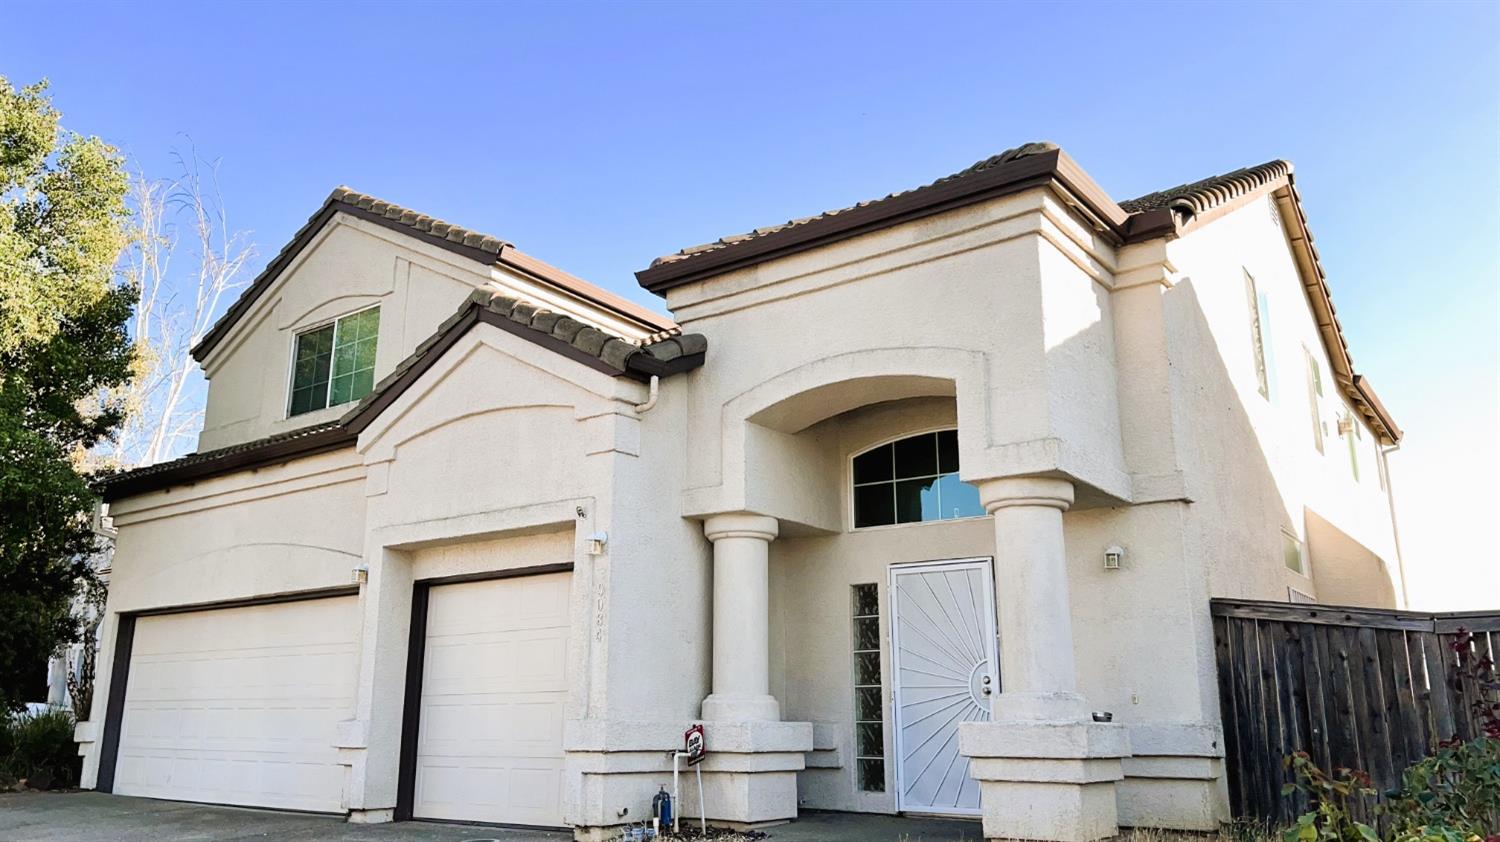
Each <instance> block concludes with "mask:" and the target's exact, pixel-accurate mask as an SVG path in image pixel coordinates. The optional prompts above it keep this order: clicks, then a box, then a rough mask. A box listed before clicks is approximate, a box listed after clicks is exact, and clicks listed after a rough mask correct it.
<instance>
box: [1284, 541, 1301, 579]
mask: <svg viewBox="0 0 1500 842" xmlns="http://www.w3.org/2000/svg"><path fill="white" fill-rule="evenodd" d="M1281 556H1282V561H1284V562H1285V563H1286V566H1287V569H1288V570H1295V571H1296V572H1298V573H1302V572H1304V571H1303V569H1302V542H1301V541H1298V540H1297V539H1296V538H1293V537H1292V536H1290V535H1288V534H1286V533H1285V532H1283V533H1281Z"/></svg>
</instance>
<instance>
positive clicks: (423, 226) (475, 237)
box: [294, 185, 511, 254]
mask: <svg viewBox="0 0 1500 842" xmlns="http://www.w3.org/2000/svg"><path fill="white" fill-rule="evenodd" d="M328 201H330V202H343V203H345V204H349V205H353V206H355V207H357V208H361V209H363V210H367V211H370V212H372V213H376V214H379V215H381V216H383V217H385V218H386V219H389V220H392V221H394V222H399V223H401V224H402V225H405V226H406V227H408V228H413V229H416V230H417V231H421V232H423V233H424V234H432V235H434V236H438V237H442V238H443V239H445V240H447V241H448V242H450V243H457V244H459V245H463V246H468V247H469V248H477V249H479V250H480V251H487V252H489V253H490V254H499V253H500V249H502V248H504V247H506V246H508V245H511V244H510V243H508V242H506V241H505V240H502V239H500V238H498V237H491V236H490V235H489V234H482V233H480V232H478V231H470V230H469V229H467V228H464V227H463V226H461V225H454V224H452V223H451V222H444V221H443V220H441V219H436V218H434V217H431V216H428V215H427V214H425V213H417V212H416V211H414V210H408V209H407V208H403V207H401V206H400V205H393V204H391V203H390V202H387V201H383V200H381V199H377V198H375V197H374V196H371V195H368V194H365V193H360V192H359V191H357V190H354V189H353V188H351V187H345V186H343V185H340V186H338V187H335V188H334V190H333V193H332V194H331V195H329V197H328ZM294 239H295V238H294Z"/></svg>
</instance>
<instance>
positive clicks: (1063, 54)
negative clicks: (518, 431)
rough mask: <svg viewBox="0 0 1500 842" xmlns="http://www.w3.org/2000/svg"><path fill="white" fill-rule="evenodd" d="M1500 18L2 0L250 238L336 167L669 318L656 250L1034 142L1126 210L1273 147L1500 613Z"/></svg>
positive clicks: (1369, 354) (1076, 7) (88, 121)
mask: <svg viewBox="0 0 1500 842" xmlns="http://www.w3.org/2000/svg"><path fill="white" fill-rule="evenodd" d="M1497 9H1500V4H1495V3H1441V2H1426V3H1421V4H1394V3H1359V4H1345V3H1337V4H1330V3H1277V4H1256V5H1241V6H1232V5H1230V4H1223V3H1157V4H1150V3H1105V4H1083V3H1077V4H1068V3H1051V4H1005V5H1000V4H991V5H981V4H968V3H966V4H940V3H922V4H919V5H903V4H895V3H886V4H878V5H855V4H852V3H850V4H831V3H829V4H801V5H783V4H761V5H753V6H752V5H745V6H734V5H730V4H712V5H710V4H697V5H686V4H670V3H653V4H648V5H637V6H627V5H623V4H610V5H602V4H601V5H566V4H546V5H522V4H507V5H499V4H478V3H469V4H441V3H420V4H419V3H400V4H397V3H366V4H360V5H355V4H333V3H318V4H311V3H309V4H282V3H270V2H263V3H243V4H229V3H214V4H191V5H176V6H174V5H168V4H150V5H148V4H130V5H124V4H111V5H69V4H53V3H48V4H41V3H21V2H11V3H8V4H6V5H5V11H4V25H3V30H0V74H5V75H7V76H9V77H10V78H11V80H12V81H13V82H15V83H25V82H30V81H33V80H35V79H37V78H39V77H42V76H46V77H49V78H50V79H51V80H52V82H53V85H54V101H55V103H56V104H57V106H58V107H59V108H60V109H61V110H62V111H63V113H64V119H65V124H66V125H67V126H68V127H70V128H72V129H74V130H77V131H80V132H84V133H90V134H98V135H100V136H103V137H105V138H107V139H109V140H110V141H112V142H114V143H115V144H117V145H118V146H120V147H121V148H122V149H123V150H125V151H126V152H127V153H128V154H130V155H131V156H132V157H133V158H134V159H135V161H136V162H137V163H138V164H139V165H140V166H141V167H143V168H144V169H145V170H146V171H147V172H148V173H152V174H156V175H170V174H172V171H173V164H172V161H171V158H170V151H171V149H172V147H173V146H174V145H176V146H179V147H180V146H182V145H183V144H184V143H185V140H184V138H183V136H182V135H183V134H187V135H191V137H192V139H193V141H194V142H195V143H196V144H197V147H198V149H199V150H200V152H202V153H203V154H205V155H208V156H210V157H218V158H222V159H223V164H222V170H221V174H222V184H223V191H224V195H225V199H226V202H227V204H228V205H229V207H230V209H231V212H232V214H233V220H232V221H233V223H234V224H235V225H236V226H237V227H241V228H246V229H249V230H251V231H252V232H253V236H254V238H255V240H256V242H257V243H259V245H260V259H261V261H264V260H265V259H267V258H269V257H270V256H271V255H273V254H274V253H275V252H276V250H277V249H278V248H280V246H281V245H282V243H284V242H285V241H286V239H287V238H288V237H289V236H290V235H291V233H292V232H293V231H295V230H296V229H297V228H298V227H299V226H300V225H301V223H302V222H303V221H304V220H305V219H306V217H307V216H308V215H309V214H310V213H311V212H312V211H313V210H314V209H316V208H317V206H318V205H319V203H320V202H321V201H322V199H323V198H324V197H325V196H326V195H327V193H328V191H329V190H330V189H332V188H333V187H334V186H335V185H337V184H340V183H346V184H349V185H351V186H353V187H355V188H357V189H359V190H362V191H365V192H368V193H373V194H375V195H378V196H381V197H383V198H388V199H390V200H392V201H396V202H399V203H402V204H405V205H407V206H410V207H413V208H417V209H419V210H422V211H424V212H427V213H431V214H433V215H435V216H439V217H442V218H445V219H448V220H451V221H453V222H457V223H461V224H464V225H467V226H469V227H472V228H477V229H479V230H483V231H486V232H489V233H493V234H495V235H497V236H500V237H503V238H505V239H508V240H510V241H512V242H514V243H516V244H517V245H518V246H519V247H520V248H522V249H524V250H526V251H528V252H530V253H532V254H534V255H537V256H538V257H541V258H543V259H545V260H548V261H550V262H553V263H555V264H557V265H560V266H562V267H564V268H566V269H568V270H570V271H573V272H575V273H577V274H579V275H582V276H583V277H585V278H588V279H590V280H592V281H594V282H595V283H598V284H601V285H603V286H605V287H608V288H610V289H612V290H615V291H616V292H620V293H623V294H626V295H628V296H630V297H632V298H634V299H636V300H638V301H641V302H643V303H646V304H648V305H651V306H655V307H657V308H660V303H659V301H657V300H655V299H654V297H652V296H649V295H646V294H645V293H643V292H641V291H640V290H639V289H638V288H637V287H636V286H635V283H634V279H633V278H632V276H631V272H632V271H633V270H635V269H639V268H642V267H643V266H645V265H646V264H647V263H648V262H649V261H650V259H651V258H652V257H653V256H655V255H657V254H659V253H662V252H666V251H671V250H674V249H676V248H678V247H681V246H684V245H690V244H694V243H699V242H704V241H707V240H711V239H713V238H715V237H718V236H719V235H722V234H725V233H730V232H736V231H742V230H746V229H748V228H752V227H756V226H759V225H764V224H768V223H775V222H779V221H783V220H785V219H787V218H790V217H793V216H802V215H805V214H809V213H814V212H817V211H820V210H823V209H827V208H831V207H838V206H843V205H847V204H850V203H852V202H854V201H857V200H860V199H865V198H872V197H875V196H879V195H883V194H885V193H887V192H890V191H894V190H898V189H903V188H907V187H911V186H915V185H917V184H920V183H923V182H926V181H930V180H932V179H933V178H935V177H938V176H941V175H944V174H947V173H950V172H953V171H955V170H957V169H960V168H962V167H964V166H966V165H968V164H969V163H972V162H973V161H974V160H977V159H979V158H982V157H985V156H987V155H989V154H992V153H994V152H998V151H1000V150H1002V149H1005V148H1007V147H1010V146H1014V145H1016V144H1017V143H1020V142H1022V141H1026V140H1032V139H1048V140H1052V141H1056V142H1057V143H1059V144H1061V145H1062V146H1063V147H1065V148H1066V149H1067V150H1068V151H1069V152H1070V153H1071V154H1072V155H1073V157H1074V158H1075V159H1077V160H1078V161H1079V162H1080V163H1081V164H1082V165H1083V166H1084V167H1085V168H1086V169H1087V170H1088V171H1089V172H1090V173H1092V174H1093V175H1094V177H1095V178H1096V179H1098V180H1099V182H1100V183H1101V184H1102V185H1103V186H1104V187H1105V189H1106V190H1108V191H1109V192H1110V193H1111V195H1113V196H1115V197H1116V198H1117V199H1123V198H1128V197H1131V196H1134V195H1137V194H1140V193H1144V192H1149V191H1151V190H1155V189H1159V188H1162V187H1167V186H1171V185H1174V184H1177V183H1180V182H1183V181H1188V180H1192V179H1196V178H1200V177H1202V176H1206V175H1210V174H1213V173H1218V172H1222V171H1225V170H1229V169H1234V168H1236V167H1240V166H1244V165H1247V164H1254V163H1259V162H1262V161H1265V160H1269V159H1271V158H1278V157H1282V158H1287V159H1289V160H1291V161H1293V162H1294V164H1295V165H1296V167H1297V176H1298V185H1299V187H1300V189H1301V192H1302V196H1303V198H1304V201H1305V202H1306V204H1307V210H1308V213H1309V216H1310V222H1311V225H1312V229H1313V232H1314V234H1315V235H1316V236H1317V242H1318V248H1319V250H1320V252H1321V253H1322V256H1323V260H1324V263H1325V266H1326V268H1327V269H1328V272H1329V275H1330V281H1331V285H1332V288H1333V292H1334V299H1335V302H1336V303H1337V305H1338V308H1339V317H1340V320H1341V321H1342V323H1343V325H1344V329H1345V331H1346V332H1347V335H1348V337H1349V340H1350V343H1351V346H1352V350H1353V353H1354V356H1355V359H1356V361H1357V366H1358V368H1359V369H1360V370H1361V371H1363V372H1364V373H1366V375H1367V376H1368V377H1369V378H1370V380H1371V382H1372V383H1373V384H1375V386H1376V387H1377V389H1378V390H1379V391H1380V393H1381V395H1382V397H1383V398H1384V400H1385V402H1386V404H1387V405H1388V406H1389V407H1390V409H1391V410H1392V411H1393V412H1394V413H1395V415H1396V417H1397V420H1398V421H1399V422H1401V423H1402V424H1403V426H1405V427H1406V428H1407V429H1408V430H1409V431H1410V436H1409V439H1408V441H1409V443H1408V445H1407V448H1406V451H1405V452H1404V453H1403V454H1401V455H1400V456H1398V457H1396V460H1393V462H1394V463H1395V464H1396V468H1395V470H1396V471H1397V479H1398V482H1400V481H1401V480H1402V479H1403V478H1404V479H1406V480H1407V482H1405V483H1404V484H1402V485H1399V486H1398V492H1400V493H1403V494H1406V495H1408V496H1410V497H1416V498H1419V499H1418V500H1417V501H1416V502H1414V503H1412V504H1410V505H1412V506H1413V507H1414V508H1413V514H1412V515H1411V518H1410V519H1411V520H1412V521H1413V524H1412V525H1411V526H1410V527H1408V525H1407V524H1406V523H1404V522H1403V529H1405V530H1406V531H1407V533H1410V534H1404V535H1403V538H1405V539H1406V541H1407V544H1408V555H1409V556H1410V555H1413V554H1414V553H1417V552H1418V550H1419V548H1417V547H1415V546H1413V542H1417V543H1419V544H1422V545H1423V552H1425V554H1426V555H1427V556H1429V558H1430V559H1431V561H1429V562H1423V563H1433V564H1435V563H1437V559H1438V558H1439V557H1442V558H1444V559H1446V558H1447V557H1449V556H1451V555H1454V554H1457V553H1463V552H1464V551H1465V550H1467V552H1466V555H1468V556H1469V557H1470V558H1471V559H1472V557H1473V555H1474V554H1475V553H1482V554H1483V556H1484V558H1485V561H1486V563H1485V564H1481V565H1479V566H1473V565H1474V563H1473V562H1472V560H1471V561H1470V562H1467V564H1470V565H1471V567H1470V568H1464V569H1465V570H1466V571H1467V572H1465V573H1464V574H1463V575H1462V576H1461V577H1458V579H1455V581H1459V580H1463V581H1468V582H1470V584H1469V585H1468V586H1466V587H1465V588H1464V590H1466V591H1468V592H1470V593H1471V594H1472V592H1473V591H1474V590H1475V588H1474V586H1473V584H1472V582H1473V580H1472V579H1470V578H1469V577H1470V576H1472V575H1478V576H1481V577H1483V576H1490V577H1492V578H1489V579H1485V580H1483V582H1482V587H1481V588H1480V590H1481V593H1483V591H1485V590H1488V593H1487V594H1484V596H1485V598H1484V599H1481V600H1480V601H1481V602H1488V603H1492V604H1500V572H1496V568H1500V562H1497V561H1496V559H1497V555H1496V553H1497V550H1496V543H1497V541H1496V538H1497V535H1496V533H1497V530H1496V523H1497V522H1500V497H1497V493H1496V491H1495V488H1496V485H1497V483H1496V480H1497V475H1500V449H1497V448H1500V445H1497V443H1496V442H1497V441H1500V408H1497V398H1496V390H1497V384H1500V339H1497V335H1500V293H1497V290H1500V245H1497V243H1500V11H1497ZM1476 477H1478V479H1477V480H1476ZM1479 480H1482V481H1479ZM1453 483H1459V484H1460V487H1461V489H1462V490H1461V491H1458V492H1455V491H1454V490H1453V489H1454V487H1455V486H1454V485H1453ZM1435 500H1442V501H1443V502H1442V506H1441V507H1436V505H1435V504H1434V502H1433V501H1435ZM1406 505H1408V504H1407V503H1405V502H1403V507H1405V506H1406ZM1419 505H1426V506H1427V507H1428V510H1427V511H1426V513H1425V514H1424V513H1422V512H1421V511H1418V510H1417V509H1416V508H1415V507H1417V506H1419ZM1455 522H1458V523H1463V524H1465V525H1464V526H1461V527H1456V526H1454V525H1453V524H1454V523H1455ZM1424 524H1425V525H1424ZM1465 530H1467V531H1465ZM1455 535H1457V536H1459V537H1455ZM1460 538H1462V540H1460ZM1419 596H1420V594H1419ZM1459 596H1460V597H1462V596H1463V595H1462V594H1460V595H1459ZM1471 601H1472V600H1471Z"/></svg>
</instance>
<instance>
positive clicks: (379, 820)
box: [349, 810, 396, 824]
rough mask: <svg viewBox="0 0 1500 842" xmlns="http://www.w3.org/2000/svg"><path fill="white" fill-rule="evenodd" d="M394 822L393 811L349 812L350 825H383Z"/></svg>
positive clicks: (394, 814) (394, 812)
mask: <svg viewBox="0 0 1500 842" xmlns="http://www.w3.org/2000/svg"><path fill="white" fill-rule="evenodd" d="M395 820H396V811H395V810H350V811H349V823H350V824H385V823H386V822H390V821H395Z"/></svg>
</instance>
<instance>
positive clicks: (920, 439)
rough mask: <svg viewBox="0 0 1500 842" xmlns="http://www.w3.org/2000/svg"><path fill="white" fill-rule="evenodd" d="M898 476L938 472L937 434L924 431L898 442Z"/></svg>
mask: <svg viewBox="0 0 1500 842" xmlns="http://www.w3.org/2000/svg"><path fill="white" fill-rule="evenodd" d="M895 448H896V478H897V479H905V478H907V477H930V476H934V475H935V474H937V472H938V469H937V436H935V435H933V434H931V433H924V434H923V435H920V436H912V437H911V438H909V439H902V440H901V441H898V442H896V444H895Z"/></svg>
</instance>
